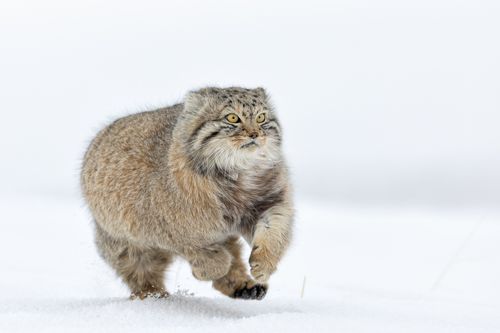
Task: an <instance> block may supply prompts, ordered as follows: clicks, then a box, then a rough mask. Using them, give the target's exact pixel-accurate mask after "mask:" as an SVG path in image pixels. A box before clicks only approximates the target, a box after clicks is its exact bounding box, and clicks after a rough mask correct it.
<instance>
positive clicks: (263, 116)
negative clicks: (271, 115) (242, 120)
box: [255, 113, 266, 124]
mask: <svg viewBox="0 0 500 333" xmlns="http://www.w3.org/2000/svg"><path fill="white" fill-rule="evenodd" d="M255 120H256V121H257V122H258V123H259V124H260V123H263V122H264V120H266V114H265V113H261V114H259V115H258V116H257V118H255Z"/></svg>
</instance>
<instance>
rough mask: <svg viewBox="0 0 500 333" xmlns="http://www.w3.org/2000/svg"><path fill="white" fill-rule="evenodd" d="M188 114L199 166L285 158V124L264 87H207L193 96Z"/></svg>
mask: <svg viewBox="0 0 500 333" xmlns="http://www.w3.org/2000/svg"><path fill="white" fill-rule="evenodd" d="M184 113H185V114H184V115H183V116H184V117H183V119H182V121H183V122H185V125H186V126H185V130H186V131H187V132H189V135H188V136H186V137H185V139H186V146H187V148H188V151H189V154H190V155H191V156H190V157H191V159H192V160H193V162H194V163H196V164H197V165H198V166H199V167H200V168H206V169H209V168H213V167H218V168H219V169H223V170H227V171H232V170H235V169H245V168H246V169H248V168H255V167H271V166H272V165H273V164H275V163H276V162H278V161H279V160H280V159H281V149H280V144H281V129H280V126H279V123H278V120H277V119H276V115H275V114H274V112H273V110H272V107H271V106H270V105H269V102H268V98H267V96H266V94H265V92H264V90H263V89H255V90H250V89H242V88H228V89H219V88H207V89H203V90H201V91H198V92H194V93H191V94H190V95H188V97H187V99H186V103H185V110H184ZM188 125H190V126H188Z"/></svg>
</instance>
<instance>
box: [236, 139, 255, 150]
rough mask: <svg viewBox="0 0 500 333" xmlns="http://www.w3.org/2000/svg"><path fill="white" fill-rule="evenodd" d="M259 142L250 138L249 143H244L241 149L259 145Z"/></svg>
mask: <svg viewBox="0 0 500 333" xmlns="http://www.w3.org/2000/svg"><path fill="white" fill-rule="evenodd" d="M258 146H259V144H258V143H257V142H256V141H255V140H254V139H252V140H250V141H248V142H247V143H245V144H243V145H241V146H240V148H241V149H245V148H250V147H258Z"/></svg>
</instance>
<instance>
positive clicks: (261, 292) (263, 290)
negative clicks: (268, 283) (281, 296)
mask: <svg viewBox="0 0 500 333" xmlns="http://www.w3.org/2000/svg"><path fill="white" fill-rule="evenodd" d="M258 286H259V288H258V290H257V299H258V300H261V299H263V298H264V297H265V296H266V294H267V288H266V287H265V286H263V285H258Z"/></svg>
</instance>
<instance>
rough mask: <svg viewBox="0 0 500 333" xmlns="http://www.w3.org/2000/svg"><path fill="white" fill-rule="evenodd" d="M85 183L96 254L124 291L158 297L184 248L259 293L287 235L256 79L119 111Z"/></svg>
mask: <svg viewBox="0 0 500 333" xmlns="http://www.w3.org/2000/svg"><path fill="white" fill-rule="evenodd" d="M228 115H231V117H233V118H234V115H237V118H238V121H237V122H229V121H228V119H230V118H228ZM263 118H264V119H265V121H263V122H260V120H262V119H263ZM231 119H232V118H231ZM81 186H82V192H83V195H84V198H85V200H86V202H87V204H88V207H89V208H90V211H91V213H92V215H93V218H94V221H95V232H96V244H97V248H98V250H99V253H100V254H101V256H102V257H103V258H104V260H105V261H106V262H107V263H109V265H110V266H111V267H113V268H114V269H115V271H116V272H117V274H118V275H119V276H120V277H121V278H122V279H123V280H124V282H125V283H126V284H127V285H128V286H129V287H130V290H131V292H132V297H139V298H141V299H142V298H144V297H147V296H152V295H155V296H166V295H167V291H166V289H165V286H164V281H163V280H164V274H165V270H166V268H167V267H168V265H169V264H170V263H171V262H172V259H173V257H174V256H180V257H182V258H184V259H185V260H187V261H188V262H189V263H190V265H191V268H192V272H193V275H194V276H195V277H196V278H197V279H200V280H206V281H213V287H214V288H216V289H217V290H219V291H220V292H222V293H224V294H225V295H228V296H230V297H238V298H251V299H261V298H263V297H264V295H265V293H266V291H267V282H268V279H269V277H270V276H271V274H272V273H273V272H274V271H275V270H276V268H277V264H278V262H279V261H280V259H281V258H282V256H283V254H284V253H285V250H286V248H287V247H288V244H289V241H290V237H291V231H292V221H293V206H292V201H291V193H290V185H289V180H288V174H287V168H286V165H285V161H284V159H283V156H282V152H281V128H280V125H279V123H278V120H277V118H276V115H275V113H274V111H273V108H272V106H271V105H270V103H269V101H268V97H267V94H266V92H265V91H264V90H263V89H261V88H257V89H253V90H250V89H244V88H225V89H222V88H204V89H200V90H197V91H193V92H190V93H189V94H188V95H187V96H186V98H185V100H184V102H183V103H181V104H177V105H173V106H170V107H166V108H162V109H158V110H154V111H148V112H143V113H138V114H134V115H130V116H127V117H124V118H121V119H118V120H116V121H115V122H113V123H112V124H111V125H109V126H107V127H106V128H104V129H103V130H102V131H100V132H99V133H98V134H97V136H96V137H95V138H94V140H93V141H92V142H91V144H90V146H89V148H88V150H87V152H86V154H85V157H84V162H83V167H82V172H81ZM240 236H243V238H244V239H245V240H246V241H247V242H248V243H249V244H250V245H251V248H252V251H251V255H250V259H249V263H250V268H251V269H250V273H251V274H249V273H248V270H247V266H246V264H245V262H244V261H243V259H242V258H241V249H240V247H241V243H240V240H239V239H240Z"/></svg>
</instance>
